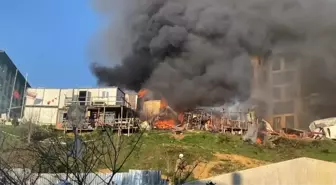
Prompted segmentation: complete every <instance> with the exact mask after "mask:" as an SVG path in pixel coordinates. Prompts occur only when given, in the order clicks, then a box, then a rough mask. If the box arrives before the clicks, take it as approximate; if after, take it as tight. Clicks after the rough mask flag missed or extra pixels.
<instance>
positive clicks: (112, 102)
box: [24, 87, 131, 125]
mask: <svg viewBox="0 0 336 185" xmlns="http://www.w3.org/2000/svg"><path fill="white" fill-rule="evenodd" d="M125 97H126V95H125V93H124V92H123V91H122V90H121V89H120V88H118V87H106V88H76V89H54V88H29V89H27V99H26V103H25V111H24V118H25V119H26V120H28V121H31V122H33V123H36V124H39V125H55V124H57V123H61V122H62V121H63V119H64V118H65V117H66V112H67V106H69V105H70V104H71V103H79V104H80V105H85V106H109V107H113V106H116V107H117V106H119V107H120V106H122V107H127V108H131V105H130V104H129V103H128V102H127V101H126V99H125Z"/></svg>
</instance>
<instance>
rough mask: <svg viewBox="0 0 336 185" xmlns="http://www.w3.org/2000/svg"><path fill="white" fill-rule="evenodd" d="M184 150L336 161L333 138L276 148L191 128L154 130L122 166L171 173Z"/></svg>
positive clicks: (192, 155) (209, 155) (189, 155)
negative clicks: (175, 132) (173, 131)
mask: <svg viewBox="0 0 336 185" xmlns="http://www.w3.org/2000/svg"><path fill="white" fill-rule="evenodd" d="M0 129H1V130H3V131H6V132H8V133H11V134H14V135H18V136H20V137H24V136H23V135H22V131H21V132H20V131H18V130H17V129H18V128H14V127H11V126H9V127H8V126H0ZM20 134H21V135H20ZM86 135H87V134H86ZM89 135H91V137H90V139H93V138H92V137H99V136H96V135H94V134H93V135H92V134H89ZM83 136H84V135H83ZM84 137H86V136H84ZM12 139H13V140H12V142H14V141H15V142H14V143H16V142H17V139H14V138H12ZM180 153H183V154H184V156H185V158H186V159H187V160H188V161H189V162H193V161H195V160H198V159H202V160H203V161H205V162H208V161H212V160H213V158H214V154H215V153H227V154H237V155H241V156H246V157H250V158H253V159H258V160H262V161H266V162H278V161H284V160H288V159H293V158H297V157H303V156H305V157H311V158H316V159H321V160H327V161H336V143H335V142H333V141H312V142H308V141H302V140H287V139H282V140H280V141H279V143H278V144H277V146H276V147H275V148H269V147H265V146H258V145H250V144H246V143H244V142H243V141H242V140H241V139H240V137H239V136H232V135H223V134H213V133H206V132H200V133H195V132H188V133H185V134H184V138H183V139H176V138H174V137H173V135H172V134H171V133H167V132H159V131H154V132H149V133H146V134H145V135H144V136H143V138H142V139H141V147H140V148H139V149H137V150H136V151H135V152H134V153H133V154H132V155H131V157H130V158H129V160H128V161H127V162H126V164H125V165H124V167H123V169H122V170H123V171H126V170H128V169H159V170H161V171H162V172H163V173H164V174H167V175H169V174H171V173H172V171H173V170H174V167H175V162H176V159H177V157H178V155H179V154H180ZM222 165H224V166H223V167H219V168H215V169H214V170H216V171H217V173H221V172H230V171H235V170H240V169H244V168H246V167H244V166H242V165H240V164H235V163H232V162H230V164H229V162H228V161H225V163H223V164H222ZM102 168H104V167H102Z"/></svg>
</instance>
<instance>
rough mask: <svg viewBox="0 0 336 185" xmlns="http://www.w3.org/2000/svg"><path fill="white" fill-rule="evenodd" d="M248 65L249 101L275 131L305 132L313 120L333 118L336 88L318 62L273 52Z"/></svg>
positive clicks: (255, 59)
mask: <svg viewBox="0 0 336 185" xmlns="http://www.w3.org/2000/svg"><path fill="white" fill-rule="evenodd" d="M252 64H253V67H254V78H253V88H252V95H251V98H252V99H253V100H255V101H256V102H257V103H258V105H259V107H262V111H260V112H262V113H261V114H262V115H261V116H262V117H264V118H266V120H268V121H269V122H270V123H271V125H272V126H273V128H274V129H275V130H279V129H281V128H295V129H305V130H306V129H307V128H308V125H309V123H311V122H312V121H313V120H316V119H322V118H328V117H334V116H335V115H336V109H335V108H336V103H335V101H334V99H335V98H333V97H334V94H335V93H336V88H335V87H336V86H335V85H334V84H333V83H332V82H331V81H330V80H329V79H328V77H327V75H325V74H326V71H327V66H326V65H325V63H324V62H322V61H321V60H319V59H312V58H311V57H310V58H308V59H307V58H306V57H302V56H300V55H297V54H295V53H291V54H290V53H286V54H283V53H276V52H273V53H272V54H271V55H270V56H267V57H264V58H261V57H255V58H253V60H252Z"/></svg>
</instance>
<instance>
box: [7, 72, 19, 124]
mask: <svg viewBox="0 0 336 185" xmlns="http://www.w3.org/2000/svg"><path fill="white" fill-rule="evenodd" d="M17 73H18V69H16V71H15V77H14V83H13V89H12V94H11V98H10V102H9V109H8V115H7V118H8V119H9V118H10V113H11V110H12V102H13V94H14V90H15V84H16V77H17Z"/></svg>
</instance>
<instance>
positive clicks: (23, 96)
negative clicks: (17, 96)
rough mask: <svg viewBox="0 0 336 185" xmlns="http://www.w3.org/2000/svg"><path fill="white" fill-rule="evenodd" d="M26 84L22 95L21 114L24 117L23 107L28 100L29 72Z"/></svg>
mask: <svg viewBox="0 0 336 185" xmlns="http://www.w3.org/2000/svg"><path fill="white" fill-rule="evenodd" d="M25 80H26V81H25V85H24V89H23V95H22V103H21V114H20V118H21V119H22V117H23V109H24V107H25V102H26V91H27V82H28V73H26V78H25Z"/></svg>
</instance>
